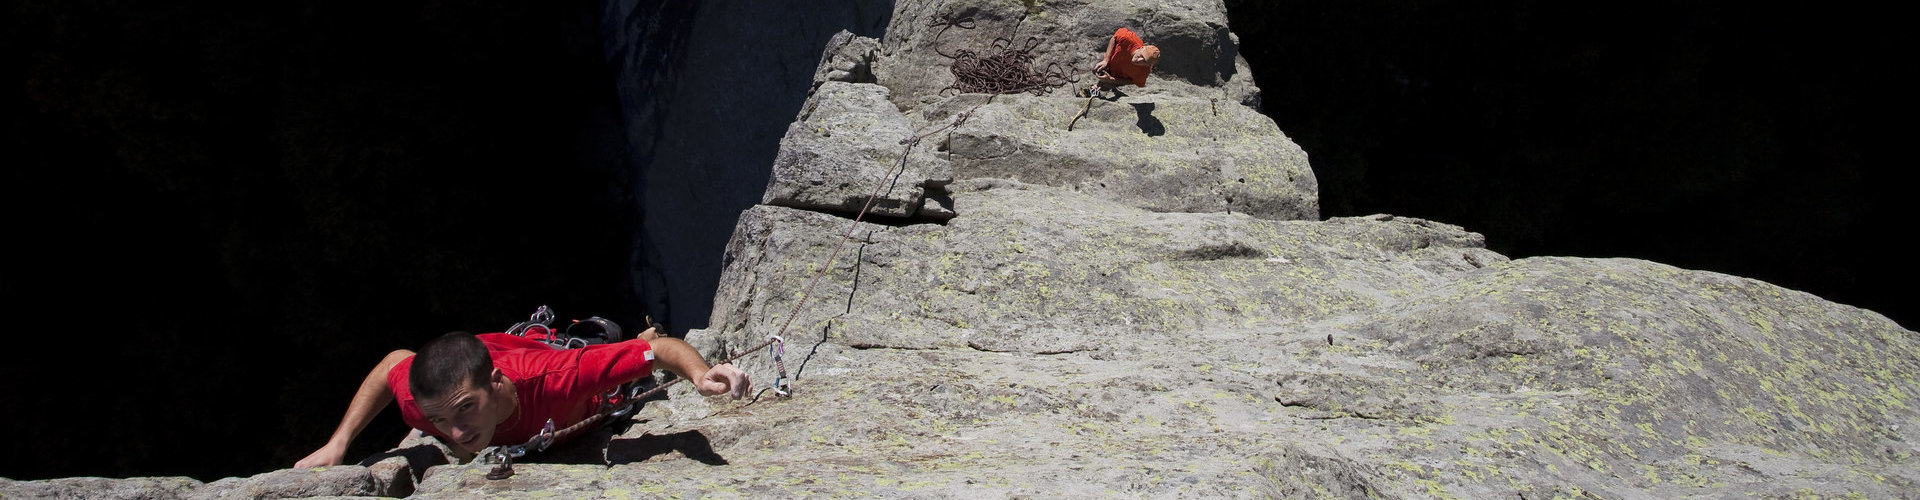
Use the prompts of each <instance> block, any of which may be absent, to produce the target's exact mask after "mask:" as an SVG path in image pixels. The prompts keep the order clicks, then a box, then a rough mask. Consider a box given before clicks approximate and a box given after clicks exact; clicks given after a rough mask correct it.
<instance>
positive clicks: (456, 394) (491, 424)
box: [419, 368, 514, 454]
mask: <svg viewBox="0 0 1920 500" xmlns="http://www.w3.org/2000/svg"><path fill="white" fill-rule="evenodd" d="M512 385H513V383H512V381H510V380H508V379H507V377H506V374H504V373H501V372H500V369H498V368H495V369H494V370H493V376H492V377H490V380H489V381H488V383H487V384H481V385H476V384H474V383H473V382H472V381H462V382H460V386H459V387H457V388H455V389H454V390H451V391H447V394H446V395H444V396H440V397H439V398H435V399H433V400H423V401H419V405H420V413H421V414H423V415H424V416H426V417H427V421H428V422H431V423H433V428H434V429H435V430H438V431H439V432H440V434H441V435H444V436H446V437H447V439H448V441H450V442H449V443H447V444H449V445H452V446H453V448H454V449H457V450H459V451H461V452H465V453H467V454H474V453H478V452H479V451H480V449H482V448H486V447H487V445H489V444H492V441H493V430H494V428H495V427H498V426H499V425H500V424H501V423H502V422H505V421H506V420H507V418H508V417H511V416H513V413H514V408H513V405H514V403H513V401H512V400H513V399H514V398H513V394H512V389H511V388H510V387H511V386H512Z"/></svg>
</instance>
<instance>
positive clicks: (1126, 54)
mask: <svg viewBox="0 0 1920 500" xmlns="http://www.w3.org/2000/svg"><path fill="white" fill-rule="evenodd" d="M1146 45H1147V43H1146V42H1143V41H1140V35H1135V34H1133V30H1129V29H1126V28H1120V29H1117V30H1114V31H1113V50H1111V51H1108V52H1107V74H1110V75H1113V77H1114V78H1118V79H1121V80H1129V81H1132V82H1133V84H1134V85H1135V86H1140V87H1145V86H1147V74H1149V73H1153V67H1152V66H1134V65H1133V51H1134V50H1137V49H1139V48H1140V47H1145V46H1146Z"/></svg>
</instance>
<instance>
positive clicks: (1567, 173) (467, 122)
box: [0, 0, 1917, 480]
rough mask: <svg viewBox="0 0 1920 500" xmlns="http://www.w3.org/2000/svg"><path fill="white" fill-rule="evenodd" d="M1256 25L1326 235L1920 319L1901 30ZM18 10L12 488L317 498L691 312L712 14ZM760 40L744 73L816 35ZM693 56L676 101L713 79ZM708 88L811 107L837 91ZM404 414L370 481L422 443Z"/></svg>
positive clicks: (1468, 21) (1373, 17) (1302, 16)
mask: <svg viewBox="0 0 1920 500" xmlns="http://www.w3.org/2000/svg"><path fill="white" fill-rule="evenodd" d="M627 3H629V4H634V3H638V4H642V5H649V4H659V5H668V6H671V5H675V4H677V5H683V6H684V5H688V4H682V3H678V2H627ZM1227 5H1228V8H1229V9H1230V13H1231V17H1232V28H1233V30H1234V31H1235V32H1236V33H1237V34H1238V35H1239V36H1240V39H1241V43H1242V51H1243V53H1242V55H1243V56H1245V57H1246V58H1247V60H1248V61H1249V63H1250V64H1251V65H1252V67H1253V70H1254V76H1255V79H1256V81H1257V82H1258V83H1259V84H1260V86H1261V88H1262V89H1263V91H1264V111H1265V112H1266V113H1267V114H1268V115H1269V116H1271V117H1273V118H1274V120H1275V121H1276V122H1277V123H1279V125H1280V127H1281V129H1282V130H1284V131H1285V132H1286V133H1287V134H1288V135H1289V136H1291V137H1292V138H1294V139H1295V140H1296V141H1297V142H1299V143H1300V144H1301V146H1302V147H1304V148H1305V149H1306V151H1307V152H1308V153H1309V155H1310V156H1311V158H1312V162H1313V167H1314V170H1315V173H1316V175H1317V176H1318V178H1319V180H1320V183H1321V196H1322V206H1323V214H1322V215H1323V216H1329V217H1331V216H1346V215H1365V214H1371V213H1393V214H1398V215H1404V216H1412V217H1421V218H1427V219H1433V220H1438V221H1442V222H1447V223H1452V224H1458V225H1462V226H1465V227H1466V228H1467V229H1469V230H1473V231H1478V232H1481V233H1483V234H1485V235H1486V236H1487V241H1488V244H1489V246H1490V247H1492V248H1493V249H1495V250H1497V251H1500V252H1502V253H1505V254H1507V255H1509V256H1512V257H1516V258H1519V257H1526V256H1532V255H1574V256H1591V257H1636V258H1644V259H1650V260H1655V261H1659V262H1663V263H1668V264H1672V265H1676V266H1680V267H1685V268H1692V269H1705V270H1713V271H1719V272H1724V273H1729V274H1735V275H1740V276H1747V277H1752V278H1757V279H1762V280H1766V281H1768V282H1771V283H1774V284H1778V285H1781V286H1785V287H1789V288H1794V289H1798V290H1802V291H1806V292H1810V293H1814V294H1817V295H1820V296H1822V297H1825V298H1828V299H1830V300H1834V301H1836V302H1841V303H1845V304H1851V305H1856V306H1860V307H1865V308H1869V309H1873V310H1875V311H1878V312H1880V313H1882V314H1886V315H1888V316H1889V317H1892V318H1893V319H1895V320H1896V321H1900V322H1902V324H1904V325H1907V326H1909V327H1911V326H1912V325H1913V322H1914V321H1915V319H1916V316H1915V315H1916V313H1917V311H1916V309H1915V308H1914V306H1913V304H1911V301H1908V300H1906V299H1905V297H1906V295H1905V294H1904V293H1901V292H1900V291H1901V290H1903V289H1904V287H1905V285H1907V284H1908V283H1909V282H1910V281H1911V280H1912V279H1913V278H1914V277H1915V275H1916V267H1917V266H1916V265H1915V264H1914V263H1913V262H1912V261H1911V259H1909V258H1907V255H1906V252H1905V251H1904V248H1903V246H1902V245H1897V244H1894V243H1893V242H1895V241H1904V240H1905V238H1906V237H1907V236H1908V233H1909V232H1910V231H1911V228H1912V227H1913V224H1912V223H1910V222H1908V220H1907V218H1906V216H1905V208H1906V205H1907V203H1906V201H1907V198H1906V196H1908V192H1909V189H1908V184H1907V183H1906V180H1907V179H1908V178H1909V177H1910V176H1908V175H1907V174H1906V172H1905V166H1906V165H1907V164H1906V163H1905V162H1897V163H1896V161H1895V160H1894V159H1893V158H1892V155H1893V154H1895V153H1896V152H1904V151H1902V150H1898V149H1896V148H1895V145H1897V144H1902V143H1904V142H1905V141H1904V139H1905V138H1906V137H1907V136H1908V135H1909V132H1910V131H1911V129H1912V127H1911V126H1910V125H1907V123H1908V122H1907V116H1909V114H1910V112H1911V111H1912V109H1913V106H1912V105H1911V104H1912V97H1911V93H1910V92H1907V91H1904V87H1906V86H1908V80H1906V79H1905V78H1904V76H1905V73H1907V72H1906V71H1904V67H1903V66H1902V65H1901V64H1902V62H1903V61H1905V60H1907V59H1910V58H1909V57H1905V54H1904V52H1902V50H1904V48H1905V47H1909V46H1911V45H1912V44H1911V41H1912V40H1911V38H1912V37H1911V35H1909V34H1908V33H1910V30H1907V29H1904V28H1900V27H1898V26H1896V25H1895V23H1896V21H1897V18H1895V17H1894V16H1891V15H1889V14H1888V13H1885V12H1870V11H1862V10H1857V9H1849V8H1844V7H1833V6H1823V7H1820V8H1818V9H1813V8H1811V6H1807V5H1802V6H1795V7H1792V8H1787V7H1783V6H1771V5H1760V4H1732V3H1726V2H1705V1H1685V2H1660V3H1654V2H1644V3H1640V4H1635V3H1624V4H1623V3H1618V2H1614V3H1606V4H1567V3H1566V2H1544V1H1520V0H1509V1H1492V2H1488V1H1410V2H1409V1H1395V2H1386V1H1357V2H1356V1H1350V0H1307V1H1250V0H1249V1H1228V2H1227ZM9 10H10V11H11V14H12V16H11V17H10V19H11V20H10V21H7V22H8V23H9V34H10V37H9V39H8V43H9V44H10V45H9V46H8V49H9V50H7V51H6V54H7V55H8V56H9V57H10V59H9V61H8V64H7V65H6V68H7V72H8V73H7V74H8V76H9V77H11V79H10V81H14V82H19V86H18V87H16V89H17V90H16V94H15V95H16V96H17V97H16V98H14V99H11V100H9V105H8V107H7V108H5V109H6V111H7V112H6V116H7V127H8V131H7V132H8V133H7V134H6V136H5V141H6V142H5V146H6V149H5V153H4V156H3V157H4V158H6V160H5V164H6V166H5V168H4V172H5V174H4V175H5V176H6V177H5V181H4V189H5V193H4V195H3V196H0V200H4V202H0V203H5V205H4V212H0V213H4V214H5V221H6V234H7V241H8V244H7V247H8V248H9V249H10V250H11V252H9V255H8V257H7V258H6V259H7V260H6V265H5V266H0V273H3V274H0V299H4V304H5V309H4V311H5V313H6V317H7V318H10V319H12V320H13V321H15V322H16V325H15V327H14V329H15V333H14V335H15V336H16V337H15V338H16V340H15V347H14V348H12V349H10V351H9V352H10V354H12V356H11V358H12V359H10V360H8V361H7V362H6V363H5V364H4V366H5V368H4V369H5V372H4V375H5V377H6V379H7V380H8V383H7V384H6V388H5V389H4V391H5V393H4V394H3V395H0V397H4V400H5V405H4V410H0V411H4V413H0V418H3V420H0V423H4V424H5V425H4V427H0V428H4V429H6V430H7V431H8V432H9V433H10V436H11V439H8V440H7V441H8V442H9V443H11V444H12V446H11V448H10V449H8V450H6V452H5V453H0V457H4V458H0V476H4V477H8V478H14V479H36V478H45V477H59V476H75V475H99V476H142V475H188V476H193V477H196V478H200V479H204V480H211V479H216V478H219V477H225V476H246V475H251V474H254V473H258V472H263V471H266V470H270V469H274V468H279V467H284V466H287V465H290V464H291V463H292V462H293V461H294V460H296V459H298V458H299V457H301V456H303V455H305V454H306V453H307V452H309V451H311V450H312V449H313V448H315V447H317V446H318V445H320V444H321V443H322V442H323V441H324V440H325V436H326V434H327V433H328V432H330V431H331V430H332V427H333V425H334V423H335V422H336V421H337V419H338V418H339V416H340V412H341V411H342V410H343V409H344V406H345V402H346V399H347V397H348V396H350V395H351V393H352V390H353V388H354V387H355V385H356V384H357V382H358V380H359V379H360V377H362V376H364V375H365V373H366V370H367V369H368V368H369V367H370V366H371V365H372V363H373V362H374V361H376V360H377V359H378V358H379V356H380V355H381V354H383V353H385V352H387V351H389V350H392V349H399V348H412V347H415V346H417V345H418V344H419V343H420V342H422V341H424V340H425V339H427V338H430V337H431V336H434V335H437V334H440V333H443V332H445V331H448V330H456V329H459V330H470V331H498V330H500V329H502V328H505V327H506V326H507V325H509V324H511V323H513V322H515V321H518V320H520V319H523V318H525V317H526V315H527V314H528V313H529V312H531V311H532V309H533V308H534V307H536V306H539V305H542V304H546V305H551V306H553V307H554V308H555V309H557V310H558V311H559V312H560V314H561V315H562V316H563V317H584V316H588V315H600V316H606V317H610V318H614V319H616V320H617V321H620V322H621V323H623V324H626V325H629V326H634V325H637V324H638V323H639V321H640V317H641V316H642V315H647V314H654V315H658V314H660V311H658V310H657V309H658V308H659V307H660V306H659V304H658V303H657V302H658V300H660V299H657V298H656V299H643V298H642V296H649V294H652V295H653V296H657V295H658V294H659V291H658V290H653V289H649V288H648V287H649V286H655V285H650V284H649V283H648V282H647V281H646V280H645V279H643V278H636V277H635V276H636V275H637V274H638V273H637V272H636V268H637V267H639V265H638V264H636V262H637V261H643V260H645V259H644V258H639V257H636V255H637V254H639V253H643V252H641V251H640V250H636V248H638V247H642V246H644V245H645V243H642V242H639V241H638V238H637V237H636V236H635V235H636V234H638V233H637V232H636V226H637V225H638V224H639V222H638V221H639V220H640V218H641V216H642V214H640V213H639V211H640V207H645V206H646V204H645V203H643V202H642V201H643V200H639V199H638V198H639V197H640V196H641V195H642V193H644V192H646V190H645V189H643V186H640V184H641V181H640V180H639V179H640V178H641V177H643V176H642V175H641V171H642V170H644V169H646V168H647V167H648V166H649V165H648V164H647V162H646V161H637V160H636V159H635V158H642V159H646V158H654V157H656V156H660V153H658V152H651V151H650V152H647V153H646V154H644V155H641V154H639V153H636V152H634V151H631V147H632V146H631V145H632V144H633V142H632V141H631V140H630V136H631V135H633V134H635V133H637V132H636V130H639V129H638V128H636V127H638V126H639V125H636V123H637V122H638V120H636V119H634V117H631V116H623V114H622V113H623V111H622V109H623V108H622V106H621V97H620V96H621V94H620V93H619V92H618V91H617V89H618V87H617V85H621V84H628V85H630V84H631V82H627V83H621V80H620V79H619V78H617V77H616V75H619V74H621V73H620V72H619V71H618V70H617V69H618V68H619V65H617V64H615V62H613V61H610V57H609V55H608V50H607V49H606V46H607V43H606V39H607V37H608V35H607V32H606V30H608V29H612V28H609V26H615V25H617V26H622V27H623V28H619V29H627V30H634V29H644V30H652V31H644V32H641V33H639V35H638V36H642V37H656V38H657V39H663V40H676V39H677V38H674V37H684V36H685V33H684V31H683V30H685V29H688V28H687V26H688V25H689V24H691V23H689V22H686V21H687V20H686V19H678V18H677V17H690V16H692V15H693V12H694V11H695V10H697V8H694V7H682V8H654V7H645V8H640V9H633V10H632V11H633V12H640V13H642V14H644V15H652V16H666V17H667V18H666V19H656V20H653V21H651V22H648V23H643V24H644V26H641V27H640V28H635V27H634V26H636V25H635V24H634V23H633V22H631V21H632V20H631V19H627V20H623V22H621V23H610V22H607V20H606V19H603V17H604V16H606V12H608V11H609V9H607V8H606V7H605V5H603V2H600V1H575V2H551V3H540V2H505V1H497V0H495V1H487V0H482V1H478V2H445V1H435V0H401V1H397V2H392V1H390V2H366V1H360V0H344V1H343V0H335V1H328V2H314V1H304V0H292V1H287V2H252V3H241V2H189V3H182V2H163V3H154V2H133V1H124V0H99V1H86V2H75V1H48V0H15V1H13V2H11V3H10V7H9ZM624 36H628V37H632V36H636V35H635V33H634V32H632V31H629V32H626V33H624ZM754 36H764V37H766V38H765V40H743V41H742V44H741V46H742V47H751V46H753V45H754V44H755V43H766V42H768V41H778V40H783V39H784V38H783V37H787V34H783V33H779V32H766V33H761V34H758V35H754ZM809 36H811V35H809ZM789 41H791V40H789ZM801 42H805V43H813V44H814V45H818V44H817V42H815V41H813V40H811V39H808V40H801ZM793 43H800V42H793ZM663 46H664V48H659V49H658V50H659V51H660V52H659V53H660V54H665V56H663V57H661V58H660V60H661V61H663V63H662V64H659V65H655V66H649V67H646V68H644V69H645V71H646V72H647V73H646V74H648V75H654V76H655V77H660V78H666V79H671V78H673V75H674V74H676V72H678V71H682V70H683V69H684V66H682V65H685V64H697V62H688V60H687V58H684V57H673V54H675V52H674V50H676V49H675V48H674V47H677V46H678V44H674V43H667V44H663ZM628 56H631V54H628ZM1168 57H1178V55H1177V54H1169V55H1168ZM814 62H815V61H813V60H796V61H793V62H792V63H791V64H793V65H798V66H800V67H802V68H803V69H804V68H808V67H811V66H812V65H813V64H814ZM629 69H630V68H629ZM650 88H651V87H650ZM661 88H666V87H661ZM695 91H700V92H710V93H739V92H771V93H779V95H782V96H786V97H784V98H783V99H784V100H782V101H780V102H782V103H790V104H791V105H792V106H795V107H797V106H798V103H799V99H800V98H801V97H802V96H803V95H804V93H805V91H806V89H805V88H804V86H801V87H798V88H764V87H762V88H751V89H737V88H707V89H704V90H695ZM682 92H687V91H684V90H683V91H682ZM667 97H668V98H680V97H689V96H687V95H677V96H667ZM782 105H786V104H782ZM789 114H790V112H789ZM671 125H672V124H666V125H665V126H671ZM786 125H787V124H786V123H785V122H769V123H748V124H741V125H740V126H741V127H743V128H744V127H750V128H752V129H753V130H754V131H758V133H757V134H747V135H746V136H752V137H778V131H779V130H783V129H784V128H785V127H786ZM768 131H771V133H769V132H768ZM762 147H763V148H765V149H767V150H768V151H771V149H770V148H766V147H765V145H763V146H762ZM767 160H771V157H770V156H769V157H768V158H767ZM713 168H740V169H765V168H767V163H766V162H758V163H754V162H742V163H741V164H739V165H717V166H714V167H713ZM760 175H762V176H764V174H760ZM749 177H751V176H749ZM698 188H699V186H690V187H688V188H687V189H698ZM655 215H656V216H661V214H655ZM672 215H673V214H666V216H672ZM963 216H964V215H963ZM705 230H708V231H711V233H708V234H706V235H704V236H705V237H706V238H707V239H709V240H711V239H715V237H716V235H720V236H718V240H720V241H724V236H723V235H724V234H726V233H727V232H729V231H731V227H730V226H727V225H724V224H719V225H714V227H711V228H705ZM711 258H712V259H715V260H717V259H718V258H719V255H718V254H717V252H716V253H715V254H714V255H712V257H711ZM647 265H651V266H660V267H671V266H676V265H682V264H681V263H675V262H657V261H656V262H651V263H648V264H647ZM709 279H717V276H713V277H710V278H709ZM708 289H711V287H710V286H709V287H708ZM664 300H666V301H672V300H673V298H672V297H666V298H665V299H664ZM689 300H692V299H689ZM675 321H676V322H686V323H690V324H688V325H684V326H697V325H699V324H702V323H704V319H702V318H676V319H675ZM684 326H683V328H684ZM392 413H393V412H391V411H389V413H388V414H386V415H383V416H382V417H381V419H380V420H379V421H377V422H376V424H375V425H374V426H373V428H371V429H370V430H369V432H368V434H367V435H366V437H363V439H361V440H360V442H359V445H358V448H356V449H355V450H354V451H353V452H352V453H350V457H359V456H364V455H366V454H368V453H371V452H373V451H375V450H376V448H382V447H384V446H385V445H386V444H390V443H392V442H394V441H395V440H397V439H398V437H399V435H400V434H401V433H402V432H403V431H404V428H403V427H401V424H400V423H399V421H398V417H397V416H396V415H394V414H392Z"/></svg>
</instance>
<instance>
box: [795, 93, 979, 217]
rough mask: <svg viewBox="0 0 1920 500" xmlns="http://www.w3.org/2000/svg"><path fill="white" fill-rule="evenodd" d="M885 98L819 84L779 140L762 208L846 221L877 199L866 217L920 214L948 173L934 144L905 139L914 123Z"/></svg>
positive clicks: (949, 171)
mask: <svg viewBox="0 0 1920 500" xmlns="http://www.w3.org/2000/svg"><path fill="white" fill-rule="evenodd" d="M886 98H887V89H886V87H881V86H879V85H873V84H854V83H843V82H825V83H823V84H821V86H820V88H819V89H818V90H817V91H816V92H815V93H814V95H813V97H812V98H810V99H809V100H808V101H807V106H806V107H805V108H803V109H801V111H800V116H799V118H798V119H797V120H795V121H794V123H793V125H792V126H790V127H788V128H787V135H786V137H784V138H782V139H781V141H780V154H779V155H778V156H776V157H775V158H774V161H773V175H772V178H771V179H770V180H769V181H768V183H767V190H766V193H765V195H764V197H763V199H762V203H765V204H768V205H777V206H786V207H794V208H802V209H809V210H819V211H826V212H836V213H843V214H847V215H848V216H849V217H851V216H853V214H856V213H858V212H859V211H860V210H861V208H863V207H868V206H869V205H868V199H869V198H873V197H876V196H877V199H875V201H874V202H873V204H872V205H871V207H870V208H869V209H868V213H871V214H874V215H878V216H882V217H896V218H911V217H915V216H918V215H919V214H920V211H921V208H922V207H923V206H924V205H925V200H926V199H927V191H928V190H929V189H938V188H939V187H940V186H943V185H944V184H945V183H946V182H949V181H951V179H952V169H951V168H949V167H948V163H947V162H946V161H945V160H943V159H941V158H940V155H938V154H936V152H935V151H933V145H932V144H930V143H923V142H917V141H910V139H911V138H912V136H913V135H914V131H913V126H912V123H911V122H910V121H909V120H908V119H907V117H906V115H904V114H901V113H900V112H899V111H898V110H895V109H894V108H893V106H892V105H889V104H887V100H886ZM910 142H912V143H913V144H909V143H910ZM909 146H912V147H913V149H911V150H909V149H908V147H909ZM903 157H904V158H903ZM936 218H944V217H936Z"/></svg>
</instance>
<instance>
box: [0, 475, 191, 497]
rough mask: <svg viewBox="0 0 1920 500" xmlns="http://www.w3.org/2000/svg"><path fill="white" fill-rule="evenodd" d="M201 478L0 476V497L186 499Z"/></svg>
mask: <svg viewBox="0 0 1920 500" xmlns="http://www.w3.org/2000/svg"><path fill="white" fill-rule="evenodd" d="M200 486H201V483H200V481H197V480H194V479H192V478H186V477H135V478H127V479H111V478H103V477H68V478H59V479H43V480H39V481H14V480H11V479H4V478H0V498H44V499H76V500H79V499H86V500H92V499H116V500H168V499H175V498H188V495H189V494H191V493H192V492H193V490H194V489H195V488H199V487H200Z"/></svg>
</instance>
